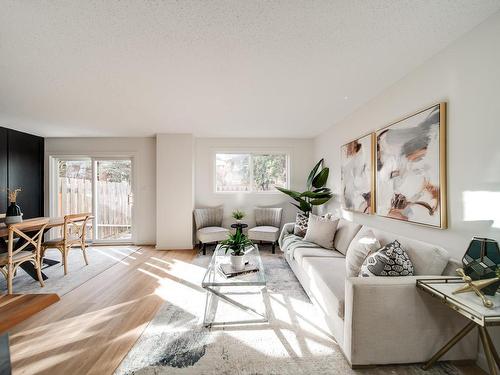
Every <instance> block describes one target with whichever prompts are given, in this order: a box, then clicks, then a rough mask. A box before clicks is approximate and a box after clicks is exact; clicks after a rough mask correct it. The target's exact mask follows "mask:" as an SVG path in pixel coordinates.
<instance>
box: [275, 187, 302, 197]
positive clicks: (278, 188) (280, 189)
mask: <svg viewBox="0 0 500 375" xmlns="http://www.w3.org/2000/svg"><path fill="white" fill-rule="evenodd" d="M276 189H277V190H279V191H281V192H282V193H284V194H286V195H288V196H290V197H292V198H293V199H296V198H298V197H300V193H299V192H298V191H293V190H288V189H285V188H282V187H278V186H276Z"/></svg>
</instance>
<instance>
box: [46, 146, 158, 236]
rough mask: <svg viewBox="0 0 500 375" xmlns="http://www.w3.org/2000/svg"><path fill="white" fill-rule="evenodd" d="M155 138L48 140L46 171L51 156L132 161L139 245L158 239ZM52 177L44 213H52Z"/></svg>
mask: <svg viewBox="0 0 500 375" xmlns="http://www.w3.org/2000/svg"><path fill="white" fill-rule="evenodd" d="M155 142H156V141H155V139H154V138H46V139H45V170H46V172H47V171H48V170H49V166H48V158H49V156H62V155H67V156H71V155H74V156H81V155H90V156H123V157H132V158H133V160H134V161H133V163H134V164H133V167H134V171H133V179H134V187H135V191H134V208H133V209H134V216H135V221H134V223H133V224H134V231H135V242H136V243H137V244H154V243H155V239H156V225H155V224H156V223H155V218H156V169H155V165H156V156H155V150H156V148H155ZM48 179H49V173H45V202H46V207H45V212H46V214H48V213H49V207H48V202H49V196H48V195H49V187H48Z"/></svg>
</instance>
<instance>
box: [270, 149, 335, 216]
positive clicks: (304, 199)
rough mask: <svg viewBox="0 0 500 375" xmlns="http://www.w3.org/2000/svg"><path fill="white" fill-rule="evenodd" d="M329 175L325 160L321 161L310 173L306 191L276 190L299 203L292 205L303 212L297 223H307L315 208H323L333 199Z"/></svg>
mask: <svg viewBox="0 0 500 375" xmlns="http://www.w3.org/2000/svg"><path fill="white" fill-rule="evenodd" d="M329 173H330V170H329V169H328V167H325V166H324V159H321V160H320V161H318V162H317V163H316V165H315V166H314V168H313V169H312V170H311V172H310V173H309V177H308V178H307V186H306V188H307V190H306V191H304V192H298V191H293V190H289V189H284V188H281V187H276V189H278V190H279V191H281V192H282V193H285V194H286V195H288V196H290V197H291V198H292V199H293V200H295V201H296V202H297V203H292V204H293V205H294V206H295V207H297V208H298V209H299V210H300V211H302V213H298V214H297V222H302V223H304V222H305V223H307V219H308V218H309V214H310V213H311V212H312V210H313V207H314V206H321V205H322V204H325V203H326V202H328V201H329V200H330V199H332V197H333V194H332V192H331V191H330V189H329V188H327V187H326V183H327V181H328V175H329ZM306 225H307V224H306Z"/></svg>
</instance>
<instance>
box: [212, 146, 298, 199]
mask: <svg viewBox="0 0 500 375" xmlns="http://www.w3.org/2000/svg"><path fill="white" fill-rule="evenodd" d="M287 172H288V158H287V155H286V154H280V153H251V154H250V153H217V154H216V156H215V174H216V178H215V191H216V192H218V193H220V192H266V191H275V189H274V187H275V186H279V187H288V173H287Z"/></svg>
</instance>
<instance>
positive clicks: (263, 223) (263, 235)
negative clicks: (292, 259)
mask: <svg viewBox="0 0 500 375" xmlns="http://www.w3.org/2000/svg"><path fill="white" fill-rule="evenodd" d="M282 212H283V209H282V208H256V209H255V223H256V225H257V226H256V227H255V228H252V229H249V230H248V238H250V239H251V240H254V241H261V242H262V241H265V242H271V243H272V245H273V248H272V249H273V250H272V251H273V254H274V253H275V251H276V242H277V241H278V238H279V235H280V226H281V214H282Z"/></svg>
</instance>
